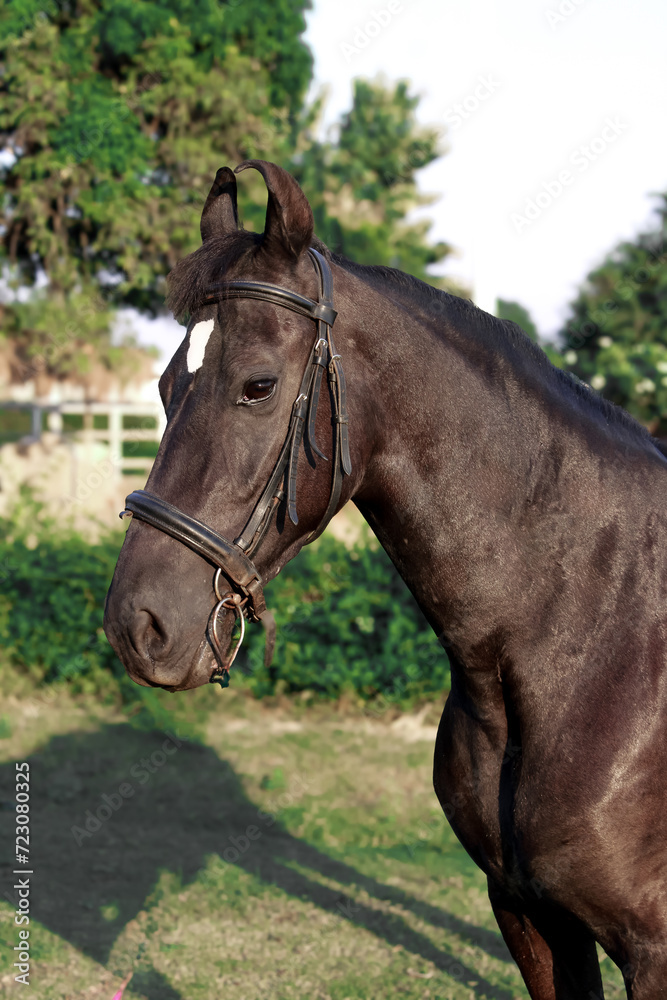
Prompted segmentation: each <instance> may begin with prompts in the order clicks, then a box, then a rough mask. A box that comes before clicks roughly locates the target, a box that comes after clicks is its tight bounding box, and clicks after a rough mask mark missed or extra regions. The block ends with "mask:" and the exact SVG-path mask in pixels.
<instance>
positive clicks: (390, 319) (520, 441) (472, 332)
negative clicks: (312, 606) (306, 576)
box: [350, 290, 604, 655]
mask: <svg viewBox="0 0 667 1000" xmlns="http://www.w3.org/2000/svg"><path fill="white" fill-rule="evenodd" d="M355 299H356V303H357V312H359V303H360V302H362V303H363V304H364V305H366V306H368V307H369V308H368V309H367V310H366V311H365V316H366V319H365V320H364V321H363V326H362V327H358V328H357V330H356V331H355V332H354V335H353V338H352V339H353V341H354V342H355V344H357V347H358V349H360V350H361V351H362V353H363V356H364V357H363V365H364V369H365V370H366V371H369V372H373V373H374V376H373V384H372V387H369V386H368V385H367V386H366V392H365V400H366V407H365V411H364V413H363V416H362V419H363V426H364V428H365V433H366V435H367V437H366V440H365V446H366V448H367V453H368V455H369V457H368V461H367V464H366V468H365V474H364V477H363V482H362V483H361V484H360V485H359V487H358V489H357V490H356V492H355V496H354V499H355V502H356V503H357V506H358V507H359V508H360V510H361V512H362V513H363V514H364V516H365V517H366V519H367V520H368V522H369V523H370V525H371V526H372V528H373V529H374V531H375V533H376V534H377V536H378V538H379V539H380V541H381V543H382V545H383V547H384V548H385V549H386V551H387V552H388V554H389V555H390V557H391V559H392V561H393V562H394V564H395V565H396V567H397V569H398V570H399V572H400V574H401V576H402V577H403V579H404V580H405V581H406V582H407V584H408V586H409V587H410V589H411V590H412V592H413V594H414V595H415V597H416V599H417V601H418V603H419V605H420V607H421V609H422V611H423V612H424V614H425V615H426V617H427V619H428V620H429V622H430V623H431V625H432V626H433V627H434V629H435V631H436V633H438V634H439V635H442V636H444V635H446V637H447V639H448V641H449V642H450V643H454V645H455V646H458V648H459V649H461V650H463V649H467V650H468V651H474V650H475V649H484V648H485V643H487V642H488V640H489V636H490V634H492V633H495V634H497V635H502V634H505V632H506V630H507V629H510V628H511V627H512V626H511V623H516V620H517V605H519V604H521V605H522V606H523V607H524V608H525V607H526V605H527V604H528V606H529V607H530V606H531V602H530V601H529V602H526V600H525V595H526V594H527V593H528V594H531V595H532V596H533V598H534V601H537V602H538V603H539V601H540V598H542V600H543V601H544V602H547V601H548V599H549V595H548V593H547V591H546V590H544V593H542V590H543V589H544V587H543V581H544V580H545V579H548V576H549V573H550V563H551V562H554V563H555V562H557V560H558V558H559V555H562V550H563V545H564V544H567V545H568V546H571V545H576V538H577V532H580V531H581V530H582V527H583V529H584V530H588V529H589V528H590V523H591V520H590V519H591V517H592V516H593V515H596V516H599V512H600V509H602V508H603V507H604V498H603V496H602V492H603V491H602V490H601V487H600V483H599V464H598V463H597V462H596V461H595V458H594V456H593V457H591V448H593V451H594V450H595V445H594V444H593V445H592V443H591V442H592V440H593V438H594V437H595V433H594V432H593V431H594V430H595V421H594V420H593V418H592V417H591V418H590V420H591V422H592V424H593V431H592V430H591V428H590V427H587V426H583V430H582V425H586V421H585V420H583V421H582V420H581V414H580V413H577V412H574V411H576V406H575V404H574V402H573V401H571V400H570V401H568V398H567V393H568V392H569V390H563V389H562V388H559V386H558V385H556V384H555V380H554V376H553V373H552V374H549V370H548V366H547V365H546V364H545V363H544V362H542V361H541V360H540V358H539V355H536V353H535V352H534V351H533V350H532V349H531V348H530V346H527V345H525V344H522V343H521V340H520V338H516V342H515V338H514V337H513V336H512V335H510V334H509V333H507V332H506V329H505V328H504V327H503V325H502V324H498V325H497V326H496V327H494V326H493V323H492V320H491V318H490V317H486V314H483V313H480V312H477V311H475V312H472V311H471V312H470V318H466V315H465V311H464V309H463V308H460V307H459V308H460V312H459V309H457V308H456V307H455V308H453V309H452V308H451V307H449V306H448V304H447V300H444V299H443V303H442V312H441V313H440V314H439V312H438V309H437V308H436V309H433V308H432V303H428V302H427V303H426V304H425V305H424V306H422V307H421V309H420V307H419V304H414V303H411V304H409V305H405V303H404V304H403V305H401V304H400V300H399V302H397V301H396V300H394V302H391V301H388V300H387V298H386V297H384V298H382V297H380V296H379V295H378V294H377V293H376V292H375V290H373V294H372V295H370V296H368V295H367V297H366V299H365V300H364V298H363V293H362V292H360V291H359V290H357V292H356V296H355ZM371 300H372V301H371ZM436 305H437V303H436ZM448 309H449V313H448V311H447V310H448ZM360 345H363V346H361V347H360ZM353 379H354V375H353V374H352V373H351V375H350V383H351V386H350V387H351V396H352V393H353V392H354V386H353V384H352V382H353ZM561 397H562V398H561ZM368 401H370V403H369V402H368ZM568 407H569V409H568ZM570 411H573V412H570ZM601 447H602V446H601ZM596 477H598V481H596ZM591 487H593V488H591ZM557 575H558V574H557V573H556V576H557ZM532 608H533V610H534V603H533V604H532ZM469 655H473V654H472V653H471V652H469Z"/></svg>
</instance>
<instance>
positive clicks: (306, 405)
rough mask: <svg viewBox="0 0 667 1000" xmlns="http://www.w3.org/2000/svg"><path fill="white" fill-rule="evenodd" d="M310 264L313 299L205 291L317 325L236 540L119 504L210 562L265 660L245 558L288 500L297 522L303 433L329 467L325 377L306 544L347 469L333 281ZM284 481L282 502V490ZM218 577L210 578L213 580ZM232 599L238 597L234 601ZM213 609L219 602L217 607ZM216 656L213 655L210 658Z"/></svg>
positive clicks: (211, 298)
mask: <svg viewBox="0 0 667 1000" xmlns="http://www.w3.org/2000/svg"><path fill="white" fill-rule="evenodd" d="M308 252H309V254H310V258H311V260H312V262H313V264H314V266H315V270H316V272H317V274H318V277H319V296H318V301H317V302H315V301H313V300H312V299H308V298H306V297H305V296H303V295H300V294H299V293H298V292H291V291H289V290H288V289H285V288H281V287H280V286H279V285H271V284H268V283H265V282H260V281H227V282H220V283H218V284H215V285H211V286H210V287H209V288H208V289H207V291H206V294H205V297H204V302H205V303H209V302H216V301H219V300H220V299H227V298H248V299H260V300H261V301H264V302H271V303H272V304H273V305H279V306H284V307H285V308H287V309H290V310H292V312H296V313H298V314H299V315H302V316H307V317H309V318H310V319H313V320H315V322H316V323H317V337H316V339H315V343H314V344H313V347H312V348H311V351H310V354H309V357H308V362H307V364H306V368H305V371H304V373H303V377H302V379H301V385H300V387H299V393H298V395H297V398H296V399H295V401H294V404H293V406H292V413H291V417H290V423H289V427H288V430H287V436H286V438H285V440H284V442H283V445H282V448H281V450H280V454H279V456H278V459H277V461H276V464H275V465H274V467H273V471H272V473H271V475H270V477H269V481H268V483H267V484H266V486H265V488H264V490H263V491H262V494H261V496H260V498H259V500H258V501H257V503H256V504H255V507H254V509H253V511H252V513H251V515H250V517H249V519H248V521H247V522H246V524H245V527H244V528H243V531H242V532H241V534H240V535H239V536H238V537H237V538H235V539H234V541H233V542H230V541H229V540H228V539H226V538H225V537H224V536H223V535H220V534H218V532H216V531H214V530H213V529H212V528H209V527H208V525H205V524H203V523H202V522H201V521H198V520H197V519H196V518H194V517H190V515H189V514H184V513H183V512H182V511H180V510H179V509H178V508H177V507H174V506H173V505H172V504H170V503H167V501H166V500H162V499H161V498H160V497H157V496H155V495H154V494H153V493H149V492H147V491H146V490H135V491H134V492H133V493H130V495H129V496H128V497H127V499H126V501H125V510H124V511H122V512H121V515H120V516H121V517H123V516H124V515H125V514H132V515H134V516H135V517H137V518H139V520H140V521H145V522H146V523H147V524H150V525H152V526H153V527H154V528H158V529H159V530H160V531H164V532H165V533H166V534H168V535H171V536H172V537H173V538H176V539H177V540H178V541H180V542H182V543H183V544H184V545H187V546H188V547H189V548H191V549H192V550H193V551H194V552H197V553H198V554H199V555H201V556H203V557H204V558H205V559H207V560H209V562H211V563H213V565H214V566H216V567H217V568H218V569H219V570H220V571H221V572H222V573H223V574H224V575H225V576H226V577H227V579H228V580H229V581H230V583H231V584H232V585H233V586H234V587H235V588H236V592H237V593H239V594H240V595H241V601H240V604H241V605H242V609H243V613H245V614H246V616H247V617H248V618H250V619H251V620H253V621H262V622H263V623H264V625H265V626H268V629H267V637H268V638H267V657H268V653H269V652H270V649H271V648H272V639H271V631H272V626H271V624H270V612H267V610H266V601H265V598H264V590H263V585H262V579H261V577H260V575H259V572H258V570H257V568H256V567H255V565H254V563H253V562H252V560H251V559H250V556H251V555H254V553H255V552H256V551H257V549H258V548H259V545H260V544H261V542H262V540H263V538H264V536H265V535H266V532H267V531H268V529H269V526H270V524H271V521H272V517H273V513H274V511H275V510H276V508H277V506H278V505H279V504H280V502H281V501H282V500H284V499H285V498H286V499H287V511H288V514H289V517H290V520H291V521H292V522H293V523H294V524H298V520H299V519H298V516H297V512H296V479H297V468H298V461H299V451H300V447H301V441H302V439H303V435H304V431H305V433H306V435H307V440H308V442H309V445H310V447H311V449H312V451H313V452H314V453H315V454H317V455H319V456H320V457H321V458H323V459H324V460H325V461H328V459H327V458H326V456H325V455H324V454H323V453H322V451H321V450H320V448H319V447H318V446H317V443H316V441H315V422H316V418H317V406H318V402H319V397H320V389H321V383H322V376H323V372H324V370H325V368H326V369H327V373H328V381H329V391H330V398H331V413H332V422H333V424H334V435H333V438H334V450H333V456H332V481H331V493H330V496H329V503H328V505H327V509H326V511H325V513H324V516H323V517H322V519H321V521H320V524H319V526H318V527H317V528H316V529H315V531H313V532H311V534H310V535H309V537H308V539H307V541H308V542H310V541H313V539H315V538H317V537H318V536H319V535H320V534H321V533H322V531H324V528H325V527H326V525H327V524H328V523H329V521H330V519H331V517H332V516H333V514H334V513H335V511H336V508H337V506H338V502H339V500H340V495H341V489H342V483H343V476H344V475H349V474H350V472H351V471H352V464H351V461H350V448H349V440H348V417H347V399H346V387H345V376H344V374H343V367H342V364H341V360H340V355H338V354H337V353H336V348H335V346H334V342H333V337H332V333H331V328H332V326H333V323H334V321H335V319H336V311H335V309H334V308H333V278H332V275H331V269H330V268H329V265H328V263H327V261H326V259H325V258H324V257H323V256H322V254H320V253H319V251H317V250H315V249H314V248H312V247H311V248H310V249H309V251H308ZM285 477H287V497H286V496H285V491H284V489H283V486H284V482H285ZM216 579H217V578H216ZM237 600H238V599H237ZM220 604H224V601H221V602H220ZM216 656H218V653H217V652H216ZM220 669H221V670H222V671H227V669H228V668H227V665H226V664H225V663H224V662H220Z"/></svg>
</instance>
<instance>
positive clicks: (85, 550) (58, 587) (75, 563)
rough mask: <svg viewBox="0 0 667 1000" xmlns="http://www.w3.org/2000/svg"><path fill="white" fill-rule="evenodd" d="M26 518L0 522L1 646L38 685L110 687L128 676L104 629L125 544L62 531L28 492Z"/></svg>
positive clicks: (23, 504)
mask: <svg viewBox="0 0 667 1000" xmlns="http://www.w3.org/2000/svg"><path fill="white" fill-rule="evenodd" d="M17 511H20V513H17V514H15V515H14V516H13V517H12V518H11V519H3V520H2V521H1V522H0V530H1V532H2V539H1V541H0V641H1V643H2V646H3V647H4V654H5V657H6V658H8V659H9V660H10V661H11V662H12V663H14V664H15V665H17V666H20V667H21V668H23V669H24V670H26V671H29V672H31V673H34V674H35V676H36V679H42V680H44V681H46V682H47V683H50V682H53V681H60V680H67V681H70V682H71V684H72V685H73V687H74V689H75V690H96V689H98V688H100V689H103V688H104V687H105V685H106V682H107V679H108V677H109V674H112V675H115V676H116V677H120V676H121V675H122V673H123V670H122V667H121V665H120V663H119V662H118V660H117V658H116V656H115V654H114V652H113V650H112V649H111V647H110V646H109V644H108V642H107V640H106V637H105V635H104V633H103V631H102V616H103V612H104V595H105V593H106V590H107V587H108V585H109V581H110V580H111V576H112V574H113V569H114V566H115V562H116V559H117V556H118V544H119V539H118V538H117V537H108V538H107V539H105V540H103V541H101V542H99V543H98V544H90V543H87V542H85V541H84V540H83V539H82V538H80V537H79V536H78V535H76V534H75V533H74V532H72V531H63V530H62V529H58V528H57V526H56V525H55V524H54V523H53V522H52V521H50V520H48V519H47V518H44V516H43V511H42V509H41V507H40V506H39V504H36V503H35V502H33V501H32V499H31V497H30V494H29V493H28V492H27V491H24V493H23V495H22V496H21V499H20V507H17Z"/></svg>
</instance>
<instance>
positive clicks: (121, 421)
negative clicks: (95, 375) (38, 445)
mask: <svg viewBox="0 0 667 1000" xmlns="http://www.w3.org/2000/svg"><path fill="white" fill-rule="evenodd" d="M0 410H5V411H6V410H21V411H24V412H26V413H27V414H29V416H30V431H29V433H28V435H27V437H29V438H33V439H35V440H37V439H39V438H40V437H41V435H42V433H43V431H44V430H45V429H46V430H48V431H50V432H51V433H54V434H57V435H58V436H59V437H61V438H62V439H63V441H64V442H67V443H72V442H76V444H77V446H78V448H77V450H82V451H83V452H84V454H83V455H82V456H81V457H82V458H85V459H87V461H88V462H95V461H99V460H100V459H101V458H105V459H107V460H108V461H109V462H110V463H111V464H112V465H113V466H114V467H115V468H117V469H119V470H120V469H122V470H127V472H130V471H134V470H137V473H138V474H142V473H144V472H146V473H147V472H148V471H149V469H150V466H151V465H152V458H151V457H150V456H146V455H144V456H137V455H133V454H132V450H133V449H132V448H131V447H129V448H128V447H126V446H127V445H128V444H135V443H138V442H142V441H147V442H151V443H154V444H155V445H156V446H157V445H158V444H159V442H160V439H161V438H162V434H163V433H164V428H165V425H166V418H165V415H164V411H163V409H162V407H161V406H158V405H156V404H152V403H58V404H49V403H44V404H42V403H14V402H8V403H4V402H0ZM68 417H78V418H80V421H76V422H74V421H68V420H67V418H68ZM142 423H143V425H144V426H141V424H142ZM77 424H78V425H79V426H77ZM137 425H139V426H137Z"/></svg>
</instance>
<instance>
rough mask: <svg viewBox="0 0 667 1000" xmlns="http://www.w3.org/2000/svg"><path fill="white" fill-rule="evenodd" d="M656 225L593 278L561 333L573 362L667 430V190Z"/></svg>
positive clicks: (655, 427)
mask: <svg viewBox="0 0 667 1000" xmlns="http://www.w3.org/2000/svg"><path fill="white" fill-rule="evenodd" d="M660 197H661V200H660V205H659V207H658V210H657V212H658V221H657V225H656V226H655V227H654V228H653V229H652V230H651V231H649V232H646V233H642V234H640V235H639V236H638V237H637V239H636V240H634V241H626V242H623V243H620V244H619V245H618V246H617V247H616V248H615V249H614V250H613V251H612V252H611V253H610V254H609V256H608V257H607V258H606V260H605V261H604V262H603V263H602V264H601V265H600V266H599V267H597V268H596V269H595V270H593V271H592V272H591V273H590V274H589V275H588V277H587V279H586V282H585V284H584V286H583V287H582V289H581V291H580V292H579V295H578V296H577V298H576V299H575V301H574V302H573V303H572V305H571V306H570V317H569V319H568V321H567V324H566V326H565V328H564V329H563V331H562V333H561V338H562V343H563V358H564V361H565V363H566V365H567V366H568V368H569V369H570V370H571V371H573V372H574V373H575V374H576V375H578V376H579V378H581V379H582V380H583V381H585V382H588V384H589V385H591V386H592V387H593V389H597V390H598V391H600V392H601V393H602V394H603V395H605V396H607V398H608V399H611V400H612V401H613V402H614V403H618V404H619V405H620V406H623V407H625V409H626V410H628V411H629V412H630V413H632V415H633V416H635V417H637V419H638V420H640V421H641V422H642V423H643V424H645V425H646V426H647V427H648V428H649V430H650V431H651V433H653V434H655V435H657V436H658V437H667V253H666V252H665V235H666V234H667V195H661V196H660Z"/></svg>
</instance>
